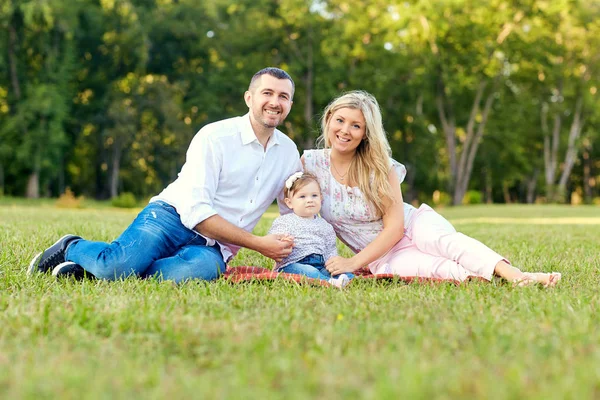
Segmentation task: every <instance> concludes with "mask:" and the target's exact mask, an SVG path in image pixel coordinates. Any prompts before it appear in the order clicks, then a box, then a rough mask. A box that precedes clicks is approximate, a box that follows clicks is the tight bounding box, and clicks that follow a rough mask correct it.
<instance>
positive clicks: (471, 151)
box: [454, 84, 494, 204]
mask: <svg viewBox="0 0 600 400" xmlns="http://www.w3.org/2000/svg"><path fill="white" fill-rule="evenodd" d="M483 87H485V84H482V85H480V88H482V89H481V90H483ZM480 100H481V95H480V93H479V90H478V93H477V95H475V101H477V103H474V104H473V109H474V110H475V109H476V110H475V112H473V110H472V112H471V117H470V118H469V124H468V125H467V129H470V130H471V131H470V132H469V131H467V139H466V140H465V143H464V147H463V150H462V154H461V157H460V165H459V169H458V177H457V180H458V182H457V185H456V187H455V188H454V204H461V203H462V199H463V197H465V193H467V189H468V188H469V181H470V180H471V174H472V172H473V163H474V162H475V156H476V155H477V150H478V148H479V144H480V143H481V139H482V138H483V133H484V132H485V125H486V124H487V120H488V118H489V115H490V111H491V110H492V105H493V104H494V90H491V91H490V93H489V94H488V96H487V98H486V100H485V106H484V108H483V113H482V115H481V122H479V124H478V126H477V133H475V134H473V124H472V123H471V118H473V120H474V119H475V116H476V115H477V113H478V111H479V101H480Z"/></svg>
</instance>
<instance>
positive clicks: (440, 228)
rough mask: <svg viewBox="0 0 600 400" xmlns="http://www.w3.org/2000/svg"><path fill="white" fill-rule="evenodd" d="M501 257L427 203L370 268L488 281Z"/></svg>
mask: <svg viewBox="0 0 600 400" xmlns="http://www.w3.org/2000/svg"><path fill="white" fill-rule="evenodd" d="M499 261H506V262H508V261H507V260H506V259H505V258H504V257H502V256H501V255H499V254H498V253H496V252H495V251H493V250H491V249H490V248H489V247H487V246H486V245H484V244H483V243H481V242H479V241H477V240H475V239H473V238H470V237H468V236H466V235H463V234H462V233H459V232H456V229H454V227H453V226H452V224H450V222H448V221H447V220H446V219H445V218H444V217H442V216H441V215H440V214H438V213H437V212H435V211H434V210H433V209H432V208H431V207H429V206H428V205H426V204H423V205H421V207H419V209H418V210H417V211H416V213H415V215H413V217H412V219H411V222H410V223H409V226H407V227H406V229H405V233H404V237H403V238H402V239H401V240H400V241H399V242H398V243H396V245H394V247H392V248H391V249H390V250H389V251H388V252H387V253H386V254H384V255H383V256H382V257H381V258H380V259H379V260H376V261H374V262H372V263H371V264H370V265H369V268H370V270H371V272H372V273H373V274H390V273H391V274H394V275H399V276H418V277H424V278H441V279H454V280H458V281H464V280H465V279H467V277H469V276H479V277H482V278H484V279H487V280H491V278H492V274H493V273H494V268H495V267H496V264H497V263H498V262H499Z"/></svg>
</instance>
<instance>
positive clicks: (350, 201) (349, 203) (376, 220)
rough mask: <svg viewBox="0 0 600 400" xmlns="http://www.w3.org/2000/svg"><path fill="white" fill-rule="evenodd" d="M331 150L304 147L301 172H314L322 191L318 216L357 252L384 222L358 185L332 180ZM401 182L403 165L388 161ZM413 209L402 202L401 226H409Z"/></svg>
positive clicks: (375, 235) (368, 241)
mask: <svg viewBox="0 0 600 400" xmlns="http://www.w3.org/2000/svg"><path fill="white" fill-rule="evenodd" d="M330 153H331V150H330V149H321V150H306V151H305V152H304V171H305V172H310V173H311V174H313V175H315V176H316V177H317V179H318V180H319V184H320V186H321V191H322V193H323V203H322V205H321V217H323V219H325V220H326V221H327V222H329V223H330V224H331V225H332V226H333V229H334V230H335V233H336V234H337V237H338V238H339V239H340V240H341V241H342V242H343V243H345V244H346V245H347V246H348V247H350V249H352V251H354V252H355V253H358V252H359V251H361V250H362V249H364V248H365V247H366V246H367V245H368V244H369V243H371V242H372V241H373V240H374V239H375V238H376V237H377V235H379V233H380V232H381V231H382V230H383V221H382V219H381V217H379V216H377V213H376V212H375V209H374V208H373V207H372V206H371V205H370V204H368V203H367V201H366V200H365V198H364V195H363V193H362V192H361V191H360V189H359V188H358V187H351V186H346V185H343V184H341V183H339V182H338V181H336V180H335V178H334V177H333V175H332V173H331V170H330V165H331V163H330ZM391 163H392V167H393V168H395V170H396V173H397V174H398V179H399V180H400V182H402V181H403V180H404V177H405V176H406V168H405V167H404V165H402V164H400V163H399V162H397V161H396V160H393V159H392V160H391ZM415 210H416V209H415V208H414V207H413V206H411V205H410V204H407V203H404V226H405V229H406V226H408V225H409V222H410V218H411V216H412V214H413V212H414V211H415Z"/></svg>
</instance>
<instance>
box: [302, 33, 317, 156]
mask: <svg viewBox="0 0 600 400" xmlns="http://www.w3.org/2000/svg"><path fill="white" fill-rule="evenodd" d="M309 37H310V38H312V35H311V36H309ZM313 81H314V62H313V49H312V40H310V41H309V46H308V54H307V56H306V75H304V87H305V88H306V93H305V96H304V123H305V125H306V132H307V133H308V135H305V136H304V148H305V149H312V148H314V147H315V141H314V139H313V137H314V135H313V134H312V129H313V124H312V122H313Z"/></svg>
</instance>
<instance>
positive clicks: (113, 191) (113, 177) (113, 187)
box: [110, 141, 121, 199]
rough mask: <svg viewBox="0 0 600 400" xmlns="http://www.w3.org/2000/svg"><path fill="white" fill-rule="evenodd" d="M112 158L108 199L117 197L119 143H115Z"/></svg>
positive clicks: (119, 158)
mask: <svg viewBox="0 0 600 400" xmlns="http://www.w3.org/2000/svg"><path fill="white" fill-rule="evenodd" d="M114 146H115V147H114V149H113V157H112V168H111V172H110V198H111V199H112V198H113V197H117V196H118V195H119V172H120V170H121V149H120V148H119V143H118V142H117V141H115V143H114Z"/></svg>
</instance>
